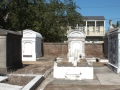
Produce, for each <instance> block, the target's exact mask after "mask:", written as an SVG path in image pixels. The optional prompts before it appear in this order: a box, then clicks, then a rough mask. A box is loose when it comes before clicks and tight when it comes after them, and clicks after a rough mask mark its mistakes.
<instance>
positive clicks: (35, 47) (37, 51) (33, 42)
mask: <svg viewBox="0 0 120 90" xmlns="http://www.w3.org/2000/svg"><path fill="white" fill-rule="evenodd" d="M41 45H42V35H41V34H39V33H37V32H35V31H33V30H29V29H26V30H23V38H22V61H36V59H37V58H39V57H41V56H42V52H41Z"/></svg>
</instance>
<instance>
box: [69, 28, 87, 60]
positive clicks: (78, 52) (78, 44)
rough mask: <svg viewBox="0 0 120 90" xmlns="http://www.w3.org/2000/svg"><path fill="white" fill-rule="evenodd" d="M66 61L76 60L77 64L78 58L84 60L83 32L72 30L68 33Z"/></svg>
mask: <svg viewBox="0 0 120 90" xmlns="http://www.w3.org/2000/svg"><path fill="white" fill-rule="evenodd" d="M67 37H68V59H69V62H72V61H73V60H74V59H76V61H77V62H79V59H80V58H85V37H86V35H85V34H84V32H83V31H79V30H72V31H71V32H69V33H68V35H67Z"/></svg>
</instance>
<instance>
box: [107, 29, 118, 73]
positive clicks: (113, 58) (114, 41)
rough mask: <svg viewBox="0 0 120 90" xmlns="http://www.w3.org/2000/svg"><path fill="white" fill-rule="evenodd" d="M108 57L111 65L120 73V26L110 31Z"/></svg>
mask: <svg viewBox="0 0 120 90" xmlns="http://www.w3.org/2000/svg"><path fill="white" fill-rule="evenodd" d="M108 59H109V67H110V68H111V69H112V70H113V71H115V72H116V73H120V28H116V29H112V30H109V32H108Z"/></svg>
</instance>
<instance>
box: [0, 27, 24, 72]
mask: <svg viewBox="0 0 120 90" xmlns="http://www.w3.org/2000/svg"><path fill="white" fill-rule="evenodd" d="M21 39H22V34H21V33H20V32H13V31H9V30H5V29H0V74H6V73H7V72H8V69H10V68H13V67H17V68H19V67H22V55H21Z"/></svg>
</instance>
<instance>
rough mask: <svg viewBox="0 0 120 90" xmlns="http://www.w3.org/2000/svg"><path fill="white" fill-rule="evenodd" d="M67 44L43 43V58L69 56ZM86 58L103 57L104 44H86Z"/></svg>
mask: <svg viewBox="0 0 120 90" xmlns="http://www.w3.org/2000/svg"><path fill="white" fill-rule="evenodd" d="M67 53H68V44H67V43H43V56H46V55H50V56H56V57H58V56H64V55H65V56H67ZM85 54H86V56H94V57H101V56H103V44H94V43H93V44H90V43H89V44H85Z"/></svg>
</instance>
